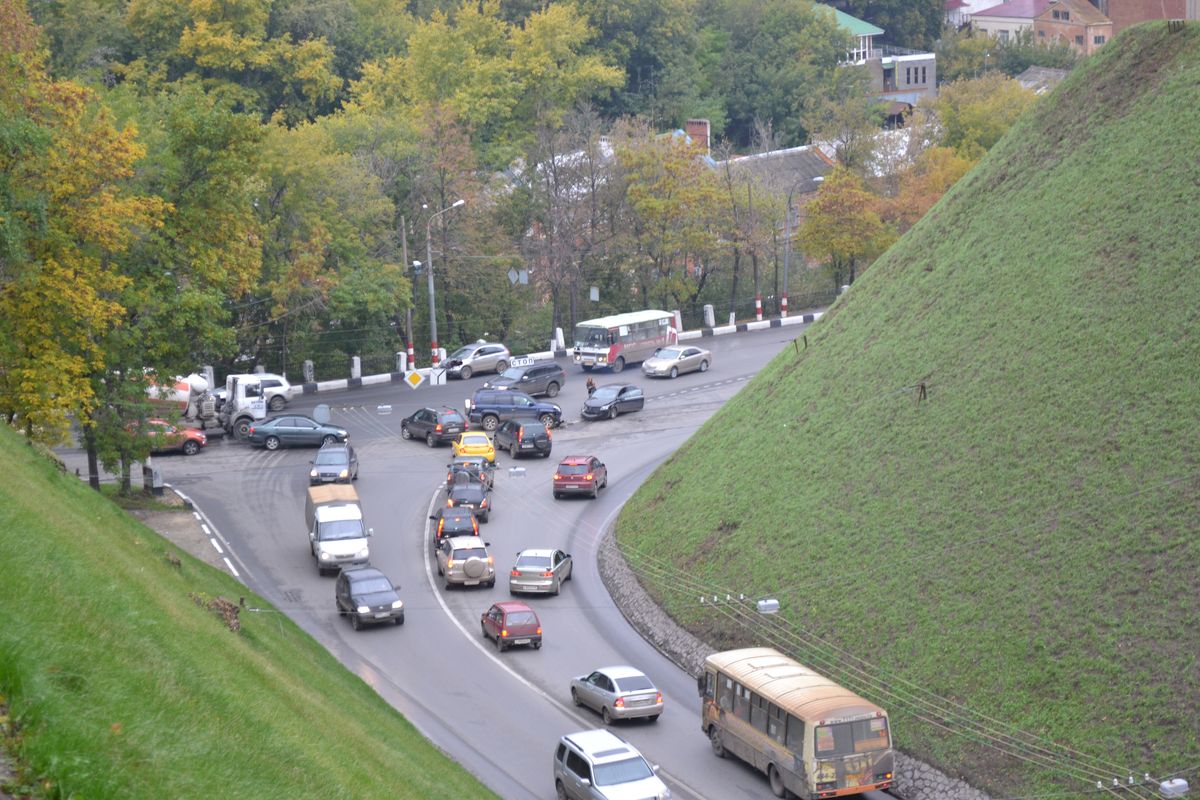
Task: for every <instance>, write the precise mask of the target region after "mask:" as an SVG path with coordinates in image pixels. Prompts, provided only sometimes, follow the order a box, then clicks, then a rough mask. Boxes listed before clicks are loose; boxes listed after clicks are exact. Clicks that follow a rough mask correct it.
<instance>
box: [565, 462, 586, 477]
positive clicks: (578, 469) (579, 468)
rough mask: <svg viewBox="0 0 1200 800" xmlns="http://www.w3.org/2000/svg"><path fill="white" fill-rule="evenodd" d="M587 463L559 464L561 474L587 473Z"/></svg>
mask: <svg viewBox="0 0 1200 800" xmlns="http://www.w3.org/2000/svg"><path fill="white" fill-rule="evenodd" d="M587 471H588V468H587V464H559V465H558V474H559V475H587Z"/></svg>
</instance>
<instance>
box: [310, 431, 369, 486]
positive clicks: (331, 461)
mask: <svg viewBox="0 0 1200 800" xmlns="http://www.w3.org/2000/svg"><path fill="white" fill-rule="evenodd" d="M356 480H358V453H356V452H354V448H353V447H352V446H351V445H350V444H349V443H348V442H347V443H345V444H323V445H321V449H320V450H318V451H317V457H316V458H315V459H313V461H312V463H311V464H310V465H309V468H308V483H309V485H310V486H316V485H318V484H322V483H349V482H350V481H356Z"/></svg>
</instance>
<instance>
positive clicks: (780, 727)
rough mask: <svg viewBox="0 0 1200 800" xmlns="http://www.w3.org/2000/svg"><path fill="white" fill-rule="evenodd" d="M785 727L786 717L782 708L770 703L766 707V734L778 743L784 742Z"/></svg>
mask: <svg viewBox="0 0 1200 800" xmlns="http://www.w3.org/2000/svg"><path fill="white" fill-rule="evenodd" d="M786 728H787V717H786V716H785V715H784V713H783V709H782V708H780V707H779V706H777V705H775V704H774V703H771V704H770V705H769V706H768V707H767V736H770V737H771V738H772V739H774V740H775V741H777V742H779V743H780V744H783V743H784V737H783V734H784V730H785V729H786Z"/></svg>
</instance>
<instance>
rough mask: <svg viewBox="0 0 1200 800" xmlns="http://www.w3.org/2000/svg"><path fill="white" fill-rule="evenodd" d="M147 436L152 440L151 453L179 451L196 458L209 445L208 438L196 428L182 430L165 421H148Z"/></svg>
mask: <svg viewBox="0 0 1200 800" xmlns="http://www.w3.org/2000/svg"><path fill="white" fill-rule="evenodd" d="M146 434H147V436H148V438H149V439H150V452H152V453H164V452H167V451H176V450H177V451H179V452H181V453H183V454H184V455H185V456H194V455H196V453H199V452H200V448H201V447H204V446H205V445H206V444H208V437H207V436H205V435H204V434H203V433H202V432H201V431H198V430H196V429H195V428H181V427H176V426H175V425H172V424H171V423H169V422H167V421H166V420H165V419H148V420H146Z"/></svg>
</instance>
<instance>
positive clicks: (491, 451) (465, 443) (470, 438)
mask: <svg viewBox="0 0 1200 800" xmlns="http://www.w3.org/2000/svg"><path fill="white" fill-rule="evenodd" d="M450 446H451V447H453V448H454V455H456V456H482V457H483V458H485V459H487V460H488V461H493V462H494V461H495V460H496V448H495V446H494V445H493V444H492V437H490V436H488V435H487V434H486V433H483V432H482V431H466V432H464V433H460V434H459V435H458V438H457V439H455V440H454V441H453V442H451V443H450Z"/></svg>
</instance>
